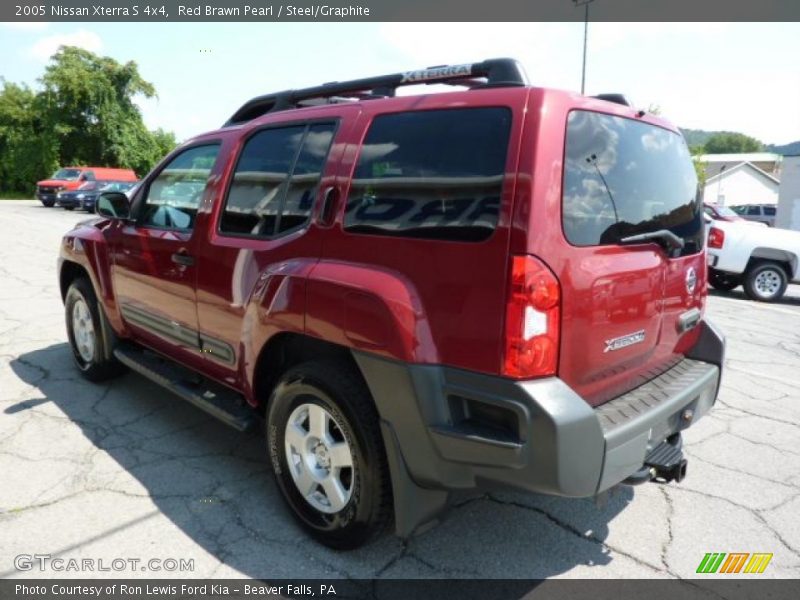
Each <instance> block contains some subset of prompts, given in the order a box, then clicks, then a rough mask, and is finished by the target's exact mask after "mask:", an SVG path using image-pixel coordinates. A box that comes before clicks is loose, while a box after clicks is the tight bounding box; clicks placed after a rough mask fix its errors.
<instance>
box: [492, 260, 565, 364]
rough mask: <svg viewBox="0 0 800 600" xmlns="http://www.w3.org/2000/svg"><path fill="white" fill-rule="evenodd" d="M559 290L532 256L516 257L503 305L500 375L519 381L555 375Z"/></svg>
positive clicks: (553, 278) (549, 272) (542, 266)
mask: <svg viewBox="0 0 800 600" xmlns="http://www.w3.org/2000/svg"><path fill="white" fill-rule="evenodd" d="M560 305H561V288H560V286H559V285H558V280H557V279H556V277H555V275H553V273H552V272H551V271H550V269H548V268H547V267H546V266H545V265H544V264H543V263H542V262H541V261H539V260H537V259H536V258H534V257H532V256H515V257H513V258H512V263H511V281H510V286H509V291H508V304H507V306H506V339H505V342H506V343H505V356H504V358H503V373H504V374H505V375H507V376H509V377H515V378H519V379H523V378H533V377H545V376H548V375H555V373H556V368H557V366H558V341H559V326H560V323H559V319H560Z"/></svg>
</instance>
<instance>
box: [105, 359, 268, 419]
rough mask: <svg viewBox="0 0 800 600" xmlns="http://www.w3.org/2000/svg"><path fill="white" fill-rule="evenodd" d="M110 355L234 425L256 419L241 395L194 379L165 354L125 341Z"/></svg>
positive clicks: (190, 372) (190, 373) (211, 383)
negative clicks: (164, 355) (161, 354)
mask: <svg viewBox="0 0 800 600" xmlns="http://www.w3.org/2000/svg"><path fill="white" fill-rule="evenodd" d="M114 356H115V357H116V358H117V360H119V362H121V363H122V364H124V365H125V366H127V367H128V368H130V369H131V370H132V371H136V372H137V373H139V374H140V375H144V376H145V377H147V378H148V379H150V380H151V381H153V382H155V383H157V384H158V385H160V386H161V387H163V388H166V389H168V390H169V391H170V392H172V393H173V394H175V395H177V396H179V397H181V398H183V399H184V400H186V401H188V402H191V403H192V404H194V405H195V406H196V407H198V408H201V409H203V410H204V411H206V412H207V413H208V414H210V415H211V416H212V417H216V418H217V419H219V420H220V421H222V422H223V423H225V424H227V425H230V426H231V427H233V428H234V429H238V430H239V431H247V430H249V429H252V428H253V427H254V426H255V425H256V424H257V423H258V418H257V416H256V414H255V413H254V412H253V410H252V409H250V408H249V407H248V406H246V405H245V404H243V403H242V398H241V396H239V395H238V394H237V393H236V392H234V391H233V390H229V389H228V388H226V387H224V386H222V385H219V384H215V383H213V382H209V381H206V380H203V382H202V383H194V381H193V380H196V379H197V378H198V375H196V374H194V372H193V371H190V370H189V369H186V368H184V367H182V366H180V365H177V364H175V363H172V362H171V361H169V360H168V359H166V358H162V357H160V356H159V355H157V354H154V353H151V352H149V351H147V350H144V349H141V348H137V347H135V346H129V345H123V346H120V347H118V348H116V349H115V350H114Z"/></svg>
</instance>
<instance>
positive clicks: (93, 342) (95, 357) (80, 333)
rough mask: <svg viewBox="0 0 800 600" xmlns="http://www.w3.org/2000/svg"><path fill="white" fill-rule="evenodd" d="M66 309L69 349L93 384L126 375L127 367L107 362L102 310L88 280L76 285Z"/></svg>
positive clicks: (70, 289) (73, 287) (69, 296)
mask: <svg viewBox="0 0 800 600" xmlns="http://www.w3.org/2000/svg"><path fill="white" fill-rule="evenodd" d="M64 308H65V312H66V319H67V336H68V337H69V345H70V348H71V349H72V356H73V357H74V359H75V364H76V365H77V367H78V369H80V372H81V375H83V376H84V377H85V378H86V379H88V380H89V381H104V380H106V379H110V378H112V377H116V376H117V375H119V374H120V373H122V372H123V371H124V367H123V366H122V365H121V364H120V363H119V362H117V360H116V359H114V358H111V359H107V358H106V347H105V342H104V339H103V334H102V324H101V322H100V309H99V307H98V305H97V297H96V296H95V294H94V289H93V288H92V284H91V283H90V282H89V280H88V279H86V278H85V277H80V278H78V279H76V280H75V281H73V282H72V284H71V285H70V286H69V290H67V296H66V299H65V301H64Z"/></svg>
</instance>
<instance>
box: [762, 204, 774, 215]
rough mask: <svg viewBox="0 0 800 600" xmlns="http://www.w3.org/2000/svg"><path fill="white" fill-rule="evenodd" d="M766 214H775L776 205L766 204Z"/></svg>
mask: <svg viewBox="0 0 800 600" xmlns="http://www.w3.org/2000/svg"><path fill="white" fill-rule="evenodd" d="M764 214H765V215H766V216H768V217H774V216H775V207H774V206H765V207H764Z"/></svg>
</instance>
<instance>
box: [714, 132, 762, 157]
mask: <svg viewBox="0 0 800 600" xmlns="http://www.w3.org/2000/svg"><path fill="white" fill-rule="evenodd" d="M763 149H764V144H762V143H761V142H760V141H758V140H757V139H755V138H751V137H750V136H747V135H744V134H743V133H716V134H714V135H712V136H711V137H710V138H708V140H707V141H706V143H705V144H704V145H703V151H704V152H705V154H736V153H739V152H761V151H762V150H763Z"/></svg>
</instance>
